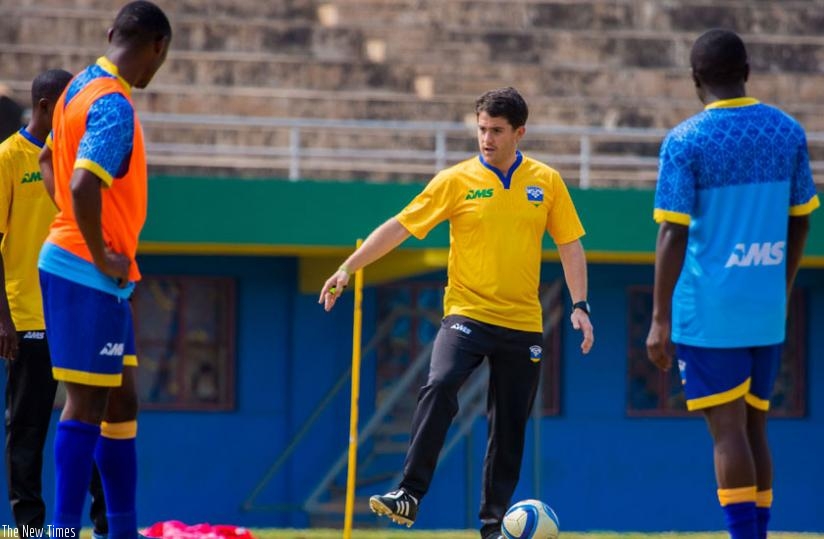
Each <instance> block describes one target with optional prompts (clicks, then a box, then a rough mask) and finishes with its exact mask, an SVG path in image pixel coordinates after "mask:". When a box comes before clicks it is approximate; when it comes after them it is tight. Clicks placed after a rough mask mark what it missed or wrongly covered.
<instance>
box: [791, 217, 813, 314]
mask: <svg viewBox="0 0 824 539" xmlns="http://www.w3.org/2000/svg"><path fill="white" fill-rule="evenodd" d="M809 231H810V216H809V215H800V216H792V217H790V222H789V226H788V227H787V298H789V297H790V291H791V290H792V288H793V283H794V282H795V276H796V274H797V273H798V267H799V266H800V265H801V257H802V255H803V253H804V245H805V244H806V243H807V234H808V233H809Z"/></svg>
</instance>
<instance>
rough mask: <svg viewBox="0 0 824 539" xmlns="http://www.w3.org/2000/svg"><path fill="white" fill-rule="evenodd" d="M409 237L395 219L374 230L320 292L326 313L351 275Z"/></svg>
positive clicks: (320, 298) (319, 300)
mask: <svg viewBox="0 0 824 539" xmlns="http://www.w3.org/2000/svg"><path fill="white" fill-rule="evenodd" d="M409 236H410V234H409V231H408V230H406V228H405V227H404V226H403V225H402V224H401V223H400V221H398V220H397V219H396V218H395V217H392V218H391V219H389V220H388V221H386V222H385V223H383V224H382V225H381V226H379V227H378V228H376V229H375V230H373V231H372V233H371V234H369V237H367V238H366V240H365V241H364V242H363V245H361V246H360V247H359V248H358V249H357V250H355V252H354V253H352V254H351V255H349V258H347V259H346V261H345V262H344V263H343V264H341V266H340V268H338V270H337V271H336V272H335V273H334V274H332V276H331V277H329V278H328V279H327V280H326V283H324V285H323V288H322V289H321V291H320V297H319V298H318V303H322V304H323V308H324V309H325V310H326V311H331V310H332V307H334V306H335V301H337V299H338V297H339V296H340V295H341V293H343V289H344V288H346V285H347V284H348V283H349V276H350V275H351V274H353V273H355V272H356V271H358V270H359V269H361V268H363V267H366V266H368V265H369V264H371V263H372V262H374V261H375V260H378V259H379V258H381V257H382V256H383V255H385V254H387V253H388V252H390V251H392V250H393V249H394V248H395V247H397V246H398V245H400V244H401V243H403V242H404V240H406V238H408V237H409Z"/></svg>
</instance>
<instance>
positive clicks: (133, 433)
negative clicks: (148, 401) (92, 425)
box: [100, 419, 137, 440]
mask: <svg viewBox="0 0 824 539" xmlns="http://www.w3.org/2000/svg"><path fill="white" fill-rule="evenodd" d="M100 435H101V436H103V437H105V438H111V439H112V440H128V439H129V438H137V420H136V419H135V420H133V421H123V422H120V423H109V422H108V421H103V422H102V423H100Z"/></svg>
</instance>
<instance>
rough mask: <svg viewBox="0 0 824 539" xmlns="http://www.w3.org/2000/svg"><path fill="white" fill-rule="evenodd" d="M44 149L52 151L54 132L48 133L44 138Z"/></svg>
mask: <svg viewBox="0 0 824 539" xmlns="http://www.w3.org/2000/svg"><path fill="white" fill-rule="evenodd" d="M46 147H48V149H50V150H53V149H54V131H49V136H48V137H46Z"/></svg>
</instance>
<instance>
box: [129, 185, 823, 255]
mask: <svg viewBox="0 0 824 539" xmlns="http://www.w3.org/2000/svg"><path fill="white" fill-rule="evenodd" d="M421 187H422V186H421V185H420V184H375V183H364V182H350V183H344V182H315V181H300V182H288V181H283V180H240V179H215V178H178V177H175V178H172V177H153V178H152V179H151V181H150V201H149V218H148V221H147V223H146V227H145V229H144V231H143V235H142V239H143V241H144V242H151V243H159V244H173V245H185V246H187V247H189V248H196V247H197V246H198V245H205V244H213V245H214V244H219V245H232V246H239V247H242V246H264V247H279V248H286V250H288V249H291V248H295V249H306V248H313V247H314V248H326V247H331V248H350V247H351V246H352V244H353V243H354V241H355V239H356V238H358V237H365V236H366V234H368V233H369V232H370V231H371V230H372V229H373V228H374V227H376V226H377V225H379V224H380V223H381V222H383V221H384V220H385V219H387V218H389V217H391V216H392V215H394V214H395V213H397V212H398V211H399V210H400V209H401V208H402V207H403V206H404V205H405V204H406V203H407V202H408V201H409V200H411V199H412V197H414V196H415V194H416V193H418V192H419V191H420V189H421ZM571 193H572V197H573V199H574V201H575V205H576V207H577V208H578V211H579V213H580V215H581V220H582V221H583V223H584V226H585V228H586V230H587V236H586V238H584V245H585V247H586V249H587V250H588V251H598V252H605V253H619V254H620V253H627V254H629V253H647V254H649V253H652V252H653V251H654V248H655V235H656V231H657V225H656V224H655V223H654V222H653V221H652V205H653V192H652V191H651V190H629V189H627V190H619V189H590V190H580V189H572V190H571ZM812 221H813V223H812V233H811V234H810V241H809V243H808V248H807V254H808V255H812V256H816V257H820V256H824V210H822V211H817V212H815V213H814V214H813V217H812ZM447 243H448V232H447V227H446V226H445V225H442V226H439V227H438V228H437V229H436V230H434V231H433V232H432V233H431V234H430V235H429V237H427V238H426V240H424V241H422V242H419V241H416V240H410V241H408V242H407V243H406V244H405V247H408V248H426V247H429V248H432V247H435V248H437V247H446V246H447ZM551 245H552V244H551V241H550V240H549V239H548V238H547V248H550V247H551Z"/></svg>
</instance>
